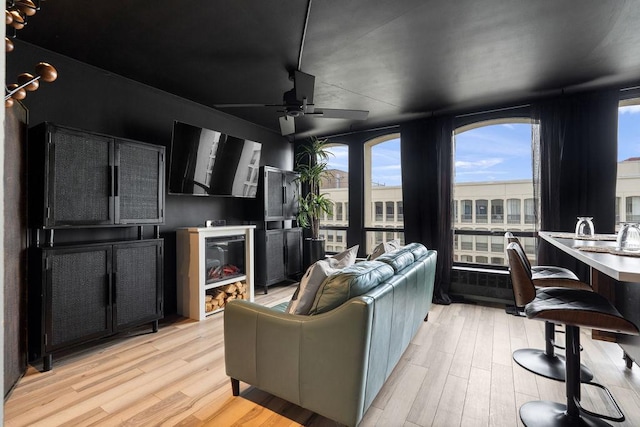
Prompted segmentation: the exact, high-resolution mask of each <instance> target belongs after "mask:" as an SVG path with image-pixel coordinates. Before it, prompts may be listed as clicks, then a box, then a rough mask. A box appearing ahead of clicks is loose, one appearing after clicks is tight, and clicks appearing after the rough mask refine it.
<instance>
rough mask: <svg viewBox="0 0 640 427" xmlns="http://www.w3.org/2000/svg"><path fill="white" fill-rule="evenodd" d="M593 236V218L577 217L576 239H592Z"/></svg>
mask: <svg viewBox="0 0 640 427" xmlns="http://www.w3.org/2000/svg"><path fill="white" fill-rule="evenodd" d="M594 234H595V229H594V228H593V217H591V216H579V217H578V222H577V223H576V237H593V235H594Z"/></svg>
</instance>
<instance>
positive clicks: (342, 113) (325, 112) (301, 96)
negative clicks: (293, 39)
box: [214, 70, 369, 136]
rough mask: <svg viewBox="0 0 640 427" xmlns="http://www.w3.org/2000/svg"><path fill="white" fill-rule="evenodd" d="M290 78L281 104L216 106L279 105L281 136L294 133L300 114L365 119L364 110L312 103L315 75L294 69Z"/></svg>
mask: <svg viewBox="0 0 640 427" xmlns="http://www.w3.org/2000/svg"><path fill="white" fill-rule="evenodd" d="M290 79H291V80H293V89H291V90H288V91H286V92H285V93H284V95H283V96H282V104H218V105H214V107H216V108H234V107H279V108H281V109H280V110H278V112H280V113H283V114H282V116H280V117H279V120H280V132H281V133H282V135H283V136H286V135H291V134H293V133H295V131H296V128H295V118H296V117H302V116H310V117H322V118H325V119H349V120H366V119H367V116H368V115H369V112H368V111H365V110H344V109H335V108H320V107H316V106H315V105H314V103H313V91H314V85H315V79H316V78H315V77H314V76H312V75H311V74H307V73H303V72H302V71H298V70H295V71H294V72H293V73H292V74H291V75H290Z"/></svg>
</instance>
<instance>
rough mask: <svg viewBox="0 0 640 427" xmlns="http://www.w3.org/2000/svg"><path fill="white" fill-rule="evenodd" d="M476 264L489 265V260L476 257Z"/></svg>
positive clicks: (484, 257)
mask: <svg viewBox="0 0 640 427" xmlns="http://www.w3.org/2000/svg"><path fill="white" fill-rule="evenodd" d="M476 262H477V263H478V264H489V258H488V257H486V256H477V257H476Z"/></svg>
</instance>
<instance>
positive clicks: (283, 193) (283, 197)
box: [282, 187, 287, 202]
mask: <svg viewBox="0 0 640 427" xmlns="http://www.w3.org/2000/svg"><path fill="white" fill-rule="evenodd" d="M282 201H283V202H286V201H287V187H282Z"/></svg>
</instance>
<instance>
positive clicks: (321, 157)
mask: <svg viewBox="0 0 640 427" xmlns="http://www.w3.org/2000/svg"><path fill="white" fill-rule="evenodd" d="M330 155H332V153H331V152H330V151H329V150H328V140H327V139H318V138H316V137H311V138H310V139H309V141H307V142H305V143H304V144H302V146H301V147H300V150H299V152H298V154H297V155H296V171H297V172H298V174H299V178H298V180H299V181H300V183H301V185H302V192H301V193H300V197H299V198H298V216H297V220H298V224H299V225H300V226H301V227H304V228H308V229H309V230H310V231H311V237H310V239H305V246H304V250H303V257H304V260H305V261H304V264H305V267H307V266H309V265H311V264H312V263H313V262H315V261H316V260H318V259H320V258H322V257H324V239H321V238H320V218H321V217H322V215H324V214H325V213H328V214H330V213H331V210H332V206H333V204H332V202H331V200H330V199H329V197H328V196H327V194H326V193H321V192H320V184H321V182H322V180H323V179H324V178H326V177H328V174H329V172H328V170H327V160H328V158H329V156H330Z"/></svg>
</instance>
